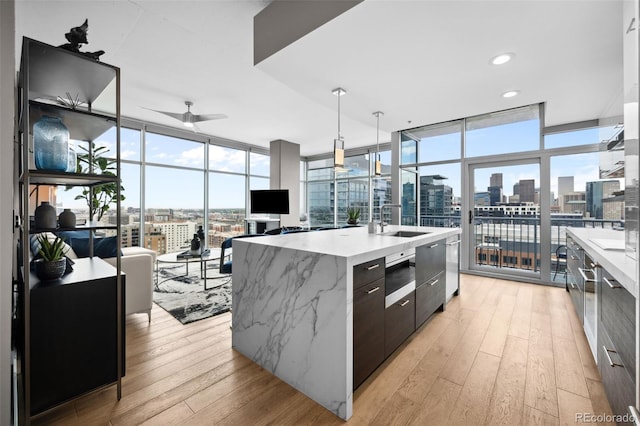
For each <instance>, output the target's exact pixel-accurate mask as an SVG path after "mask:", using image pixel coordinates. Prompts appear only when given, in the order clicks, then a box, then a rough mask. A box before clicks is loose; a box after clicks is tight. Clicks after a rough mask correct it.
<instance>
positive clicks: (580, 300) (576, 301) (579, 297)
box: [567, 275, 584, 324]
mask: <svg viewBox="0 0 640 426" xmlns="http://www.w3.org/2000/svg"><path fill="white" fill-rule="evenodd" d="M567 286H568V289H569V294H570V295H571V301H572V302H573V307H574V308H575V310H576V313H577V314H578V318H579V319H580V324H584V293H583V292H582V289H581V288H580V285H579V284H577V283H576V282H575V279H574V278H573V277H572V276H569V275H567Z"/></svg>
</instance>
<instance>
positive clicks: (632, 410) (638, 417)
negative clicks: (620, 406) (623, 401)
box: [627, 405, 640, 426]
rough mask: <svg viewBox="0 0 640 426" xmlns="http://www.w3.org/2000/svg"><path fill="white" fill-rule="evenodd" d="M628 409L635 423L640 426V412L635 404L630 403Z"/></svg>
mask: <svg viewBox="0 0 640 426" xmlns="http://www.w3.org/2000/svg"><path fill="white" fill-rule="evenodd" d="M627 411H629V414H631V417H633V424H634V425H637V426H640V413H638V410H637V409H636V407H635V406H634V405H630V406H629V407H628V408H627Z"/></svg>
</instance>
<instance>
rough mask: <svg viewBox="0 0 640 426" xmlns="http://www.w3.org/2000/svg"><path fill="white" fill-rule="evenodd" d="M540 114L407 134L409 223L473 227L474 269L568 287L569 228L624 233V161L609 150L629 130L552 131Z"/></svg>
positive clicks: (584, 127)
mask: <svg viewBox="0 0 640 426" xmlns="http://www.w3.org/2000/svg"><path fill="white" fill-rule="evenodd" d="M542 111H543V108H542V106H539V105H532V106H527V107H521V108H516V109H512V110H506V111H499V112H496V113H491V114H484V115H481V116H476V117H470V118H466V119H464V120H456V121H453V122H448V123H440V124H435V125H430V126H424V127H420V128H414V129H408V130H404V131H402V132H400V147H399V149H400V168H401V170H400V180H401V182H400V185H401V189H400V191H401V200H402V205H403V223H410V222H412V221H415V222H416V223H418V224H420V225H428V226H462V227H464V228H466V231H465V232H466V234H468V235H467V236H468V238H467V241H468V244H467V246H466V249H467V250H466V253H465V256H466V258H465V259H464V260H463V264H465V266H466V268H474V267H477V268H480V269H483V270H488V271H491V268H495V269H502V270H505V271H506V273H508V274H516V273H520V272H518V271H528V272H527V273H533V274H537V275H538V278H536V279H538V280H541V281H543V282H549V281H554V280H555V281H557V282H560V281H561V280H564V275H563V274H564V259H563V257H562V256H558V255H557V254H556V251H557V250H558V247H560V250H562V247H561V246H563V244H564V242H565V239H564V238H565V237H564V235H565V229H566V226H598V227H620V226H622V225H623V216H622V215H623V213H624V212H623V210H622V209H621V206H622V197H621V196H620V194H619V192H617V191H618V189H621V188H622V186H621V183H620V169H621V167H620V160H621V158H620V156H619V155H616V153H615V152H613V153H612V152H610V151H607V150H606V146H607V145H610V144H611V141H612V140H613V141H615V140H616V138H619V132H620V130H621V127H620V126H619V125H617V124H616V122H615V121H616V120H615V119H613V120H603V121H606V122H607V123H610V122H612V123H613V124H601V123H599V122H598V121H597V120H594V121H591V122H584V123H568V124H566V125H560V126H554V127H548V128H546V127H544V125H543V115H542V113H541V112H542ZM532 167H533V169H531V168H532ZM605 212H606V213H605ZM476 231H477V232H476ZM478 238H480V239H481V241H476V240H477V239H478ZM476 242H477V244H476ZM480 246H481V247H482V249H483V250H482V252H480V251H479V250H478V247H480ZM487 267H488V268H487ZM542 272H544V274H541V273H542Z"/></svg>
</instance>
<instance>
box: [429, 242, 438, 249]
mask: <svg viewBox="0 0 640 426" xmlns="http://www.w3.org/2000/svg"><path fill="white" fill-rule="evenodd" d="M438 245H439V244H438V243H435V244H431V245H430V246H429V248H434V247H438Z"/></svg>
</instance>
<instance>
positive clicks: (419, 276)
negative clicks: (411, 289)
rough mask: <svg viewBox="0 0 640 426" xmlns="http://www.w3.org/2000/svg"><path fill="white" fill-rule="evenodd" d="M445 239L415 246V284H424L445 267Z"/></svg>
mask: <svg viewBox="0 0 640 426" xmlns="http://www.w3.org/2000/svg"><path fill="white" fill-rule="evenodd" d="M446 247H447V244H446V241H445V240H440V241H436V242H434V243H430V244H425V245H424V246H420V247H417V248H416V286H419V285H420V284H424V283H426V282H427V281H429V280H430V279H432V278H433V277H435V276H436V275H438V274H439V273H440V272H442V271H444V270H445V268H446V266H445V265H446Z"/></svg>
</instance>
